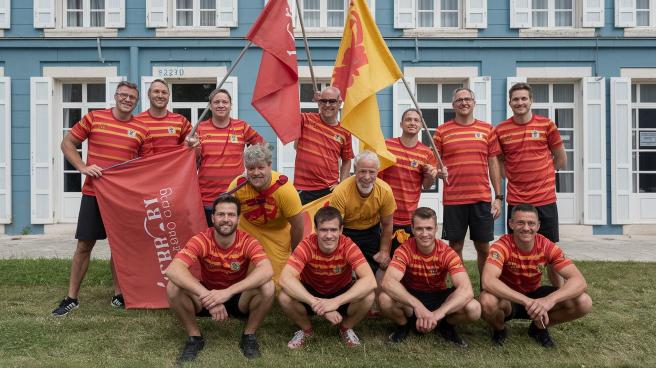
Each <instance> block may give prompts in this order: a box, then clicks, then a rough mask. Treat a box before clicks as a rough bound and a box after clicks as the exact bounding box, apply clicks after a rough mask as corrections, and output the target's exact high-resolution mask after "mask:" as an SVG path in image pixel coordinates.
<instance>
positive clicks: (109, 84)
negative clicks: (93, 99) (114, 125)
mask: <svg viewBox="0 0 656 368" xmlns="http://www.w3.org/2000/svg"><path fill="white" fill-rule="evenodd" d="M124 80H125V77H107V78H105V100H106V102H107V107H108V108H109V107H114V106H116V100H115V99H114V94H115V93H116V86H118V84H119V83H121V82H122V81H124Z"/></svg>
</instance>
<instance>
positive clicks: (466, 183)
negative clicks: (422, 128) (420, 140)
mask: <svg viewBox="0 0 656 368" xmlns="http://www.w3.org/2000/svg"><path fill="white" fill-rule="evenodd" d="M433 140H434V141H435V147H436V148H437V150H438V152H439V153H440V154H441V155H442V161H443V162H444V165H445V166H446V167H447V169H448V170H449V183H448V184H447V183H446V182H444V193H443V195H442V201H443V202H444V204H445V205H458V204H470V203H477V202H490V201H491V200H492V196H491V194H490V179H489V171H488V158H489V157H494V156H497V155H499V153H500V152H501V150H500V148H499V142H498V141H497V139H496V135H495V134H494V129H493V128H492V125H490V124H488V123H486V122H483V121H480V120H474V122H473V123H472V124H470V125H460V124H458V123H456V122H455V120H450V121H448V122H446V123H444V124H442V125H440V126H439V127H438V128H437V130H436V131H435V135H434V136H433Z"/></svg>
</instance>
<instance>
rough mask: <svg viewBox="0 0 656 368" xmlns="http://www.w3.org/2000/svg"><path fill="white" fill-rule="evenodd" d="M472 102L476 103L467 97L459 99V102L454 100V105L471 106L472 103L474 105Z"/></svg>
mask: <svg viewBox="0 0 656 368" xmlns="http://www.w3.org/2000/svg"><path fill="white" fill-rule="evenodd" d="M472 102H474V99H473V98H469V97H467V98H459V99H457V100H453V103H454V104H456V105H460V104H463V103H468V104H470V103H472Z"/></svg>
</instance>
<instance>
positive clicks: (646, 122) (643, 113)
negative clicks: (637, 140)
mask: <svg viewBox="0 0 656 368" xmlns="http://www.w3.org/2000/svg"><path fill="white" fill-rule="evenodd" d="M638 125H639V127H640V128H641V129H644V128H656V109H639V110H638Z"/></svg>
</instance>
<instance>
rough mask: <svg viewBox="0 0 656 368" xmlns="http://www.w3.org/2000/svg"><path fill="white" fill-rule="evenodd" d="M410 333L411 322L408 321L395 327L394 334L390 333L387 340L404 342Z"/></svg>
mask: <svg viewBox="0 0 656 368" xmlns="http://www.w3.org/2000/svg"><path fill="white" fill-rule="evenodd" d="M409 333H410V323H406V324H405V325H403V326H398V325H397V326H396V327H395V328H394V332H392V334H391V335H389V337H388V338H387V341H388V342H391V343H399V342H403V341H404V340H405V339H406V338H407V337H408V334H409Z"/></svg>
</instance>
